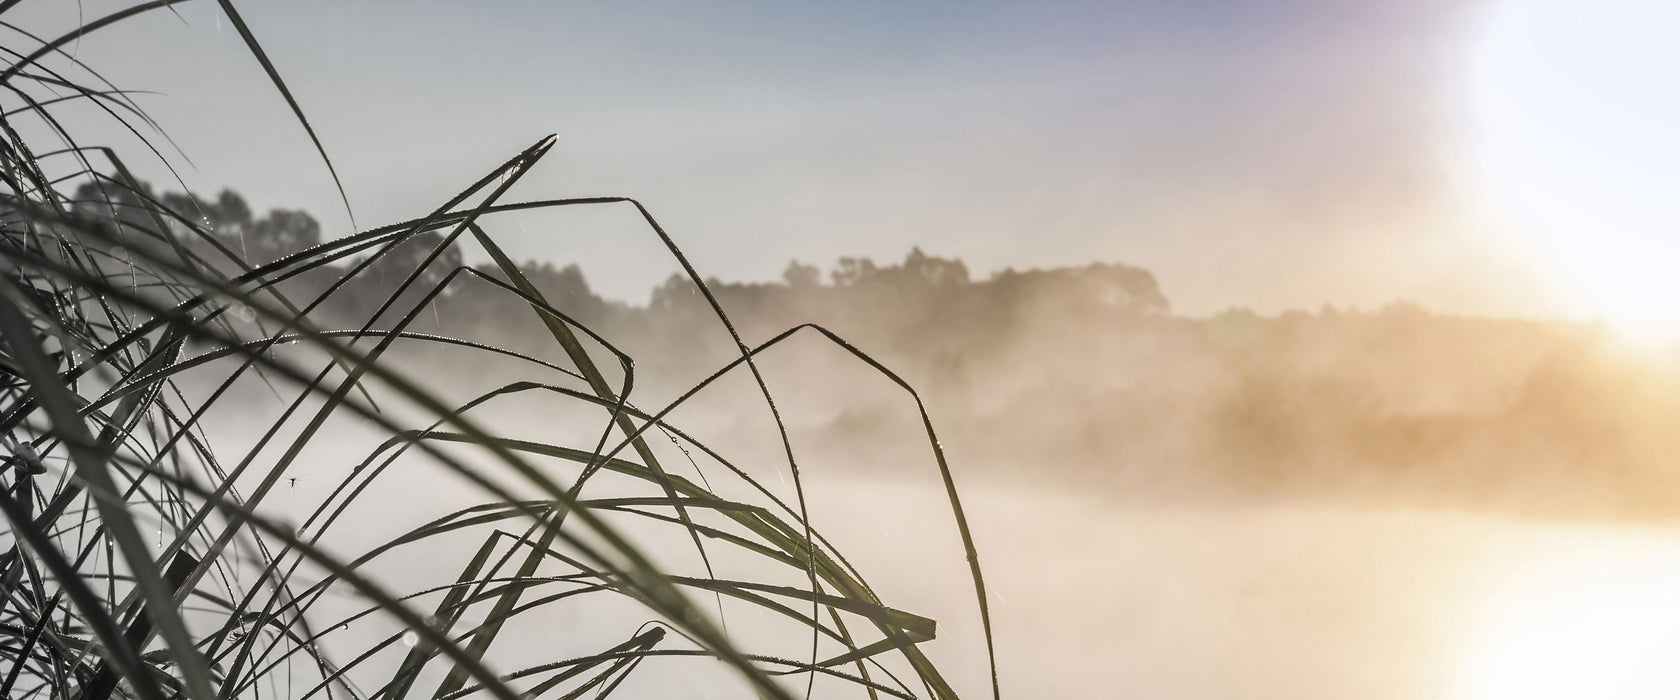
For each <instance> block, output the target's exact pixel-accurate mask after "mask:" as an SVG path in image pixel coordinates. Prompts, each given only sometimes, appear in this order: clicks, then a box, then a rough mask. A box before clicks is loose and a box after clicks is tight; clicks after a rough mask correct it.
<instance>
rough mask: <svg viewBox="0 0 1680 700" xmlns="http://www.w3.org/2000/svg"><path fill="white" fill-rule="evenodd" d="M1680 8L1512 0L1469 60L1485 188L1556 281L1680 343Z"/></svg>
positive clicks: (1642, 329)
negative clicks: (1679, 32)
mask: <svg viewBox="0 0 1680 700" xmlns="http://www.w3.org/2000/svg"><path fill="white" fill-rule="evenodd" d="M1677 27H1680V2H1673V1H1672V0H1503V1H1502V2H1500V3H1499V4H1497V6H1496V7H1495V8H1494V9H1493V10H1492V11H1491V12H1490V13H1489V14H1488V15H1487V16H1486V17H1485V18H1484V21H1483V24H1482V25H1481V28H1480V31H1479V39H1478V41H1477V42H1476V53H1475V55H1474V60H1473V64H1472V66H1471V81H1470V85H1471V91H1470V93H1471V94H1470V99H1471V104H1472V105H1473V122H1474V127H1473V129H1474V134H1475V139H1474V141H1475V143H1476V146H1475V151H1476V160H1477V166H1478V170H1479V176H1480V177H1479V186H1480V187H1481V188H1482V189H1483V190H1484V191H1485V194H1487V195H1488V196H1487V197H1486V200H1487V202H1488V204H1490V205H1491V206H1492V207H1493V208H1494V210H1495V212H1494V213H1495V214H1496V216H1498V217H1499V218H1500V220H1501V221H1503V222H1506V223H1507V224H1508V225H1510V226H1512V227H1513V228H1514V229H1515V230H1517V231H1520V232H1521V233H1520V240H1521V243H1522V244H1524V245H1525V246H1526V247H1529V248H1530V249H1531V250H1534V251H1535V252H1536V253H1537V254H1538V255H1539V257H1540V259H1542V260H1544V261H1545V262H1546V263H1547V264H1548V265H1549V266H1550V268H1551V269H1552V270H1553V271H1554V272H1555V274H1556V276H1557V277H1558V279H1557V282H1559V283H1560V285H1561V286H1562V287H1563V288H1564V289H1566V290H1568V291H1569V292H1570V293H1571V294H1573V295H1574V296H1575V297H1576V298H1577V299H1578V300H1579V302H1580V304H1581V305H1582V306H1584V307H1585V308H1586V309H1588V310H1590V312H1591V313H1593V314H1595V315H1598V316H1600V317H1602V318H1604V319H1605V320H1607V321H1610V322H1613V323H1616V324H1618V325H1620V326H1622V327H1623V328H1624V329H1625V330H1627V331H1628V332H1629V333H1630V334H1631V335H1634V336H1639V337H1642V338H1644V339H1646V340H1650V339H1652V338H1653V337H1664V338H1667V339H1669V340H1674V339H1680V81H1677V80H1676V79H1675V74H1674V70H1675V66H1680V41H1677V40H1676V38H1675V36H1674V32H1675V30H1676V28H1677Z"/></svg>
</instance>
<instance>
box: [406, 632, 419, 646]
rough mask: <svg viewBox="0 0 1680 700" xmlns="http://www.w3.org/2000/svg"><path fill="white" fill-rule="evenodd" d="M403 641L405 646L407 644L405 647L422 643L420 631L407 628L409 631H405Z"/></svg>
mask: <svg viewBox="0 0 1680 700" xmlns="http://www.w3.org/2000/svg"><path fill="white" fill-rule="evenodd" d="M402 643H403V646H405V647H412V646H414V645H416V644H419V643H420V633H419V632H416V631H414V630H407V631H405V632H403V635H402Z"/></svg>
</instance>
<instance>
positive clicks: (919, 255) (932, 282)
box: [902, 247, 968, 287]
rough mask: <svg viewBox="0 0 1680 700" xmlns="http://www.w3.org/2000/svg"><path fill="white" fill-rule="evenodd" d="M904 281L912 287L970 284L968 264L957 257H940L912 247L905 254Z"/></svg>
mask: <svg viewBox="0 0 1680 700" xmlns="http://www.w3.org/2000/svg"><path fill="white" fill-rule="evenodd" d="M902 270H903V273H902V278H903V281H904V282H905V283H906V284H907V285H908V286H911V287H949V286H953V285H961V284H968V266H967V265H964V264H963V261H961V260H958V259H956V258H950V259H946V258H939V257H934V256H932V255H928V254H926V253H923V252H922V249H921V248H920V247H916V248H911V249H910V254H909V255H907V256H905V258H904V265H903V268H902Z"/></svg>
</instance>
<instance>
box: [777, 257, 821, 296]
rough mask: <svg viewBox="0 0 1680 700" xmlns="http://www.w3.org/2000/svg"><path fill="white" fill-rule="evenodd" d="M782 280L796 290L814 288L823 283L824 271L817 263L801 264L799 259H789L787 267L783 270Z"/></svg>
mask: <svg viewBox="0 0 1680 700" xmlns="http://www.w3.org/2000/svg"><path fill="white" fill-rule="evenodd" d="M782 281H784V282H786V283H787V286H789V287H791V288H793V289H795V290H807V289H813V288H815V287H817V286H819V285H821V284H822V271H821V270H818V269H817V266H815V265H801V264H799V261H798V260H789V261H788V266H787V269H786V270H783V271H782Z"/></svg>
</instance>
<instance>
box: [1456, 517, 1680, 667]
mask: <svg viewBox="0 0 1680 700" xmlns="http://www.w3.org/2000/svg"><path fill="white" fill-rule="evenodd" d="M1582 544H1583V545H1585V546H1583V547H1580V548H1575V549H1573V551H1563V552H1553V554H1552V555H1551V556H1549V557H1547V558H1546V559H1545V561H1544V562H1542V563H1540V564H1539V565H1535V566H1528V567H1520V568H1521V569H1522V570H1521V571H1520V572H1507V574H1506V576H1503V577H1501V578H1502V582H1501V583H1500V584H1499V585H1497V586H1493V587H1491V588H1490V592H1489V596H1488V597H1489V600H1488V601H1486V603H1485V604H1484V605H1483V606H1482V608H1483V611H1484V613H1483V615H1482V616H1481V617H1480V618H1479V619H1476V620H1470V621H1467V622H1468V624H1467V625H1465V627H1464V629H1466V630H1467V631H1468V633H1469V635H1468V637H1469V639H1468V641H1469V644H1468V648H1467V649H1466V650H1465V654H1464V655H1463V657H1462V658H1461V660H1460V665H1459V668H1460V671H1459V673H1458V674H1457V679H1456V680H1457V683H1458V686H1457V688H1456V689H1455V690H1456V692H1454V693H1451V694H1450V697H1452V698H1455V700H1553V699H1557V700H1562V699H1564V698H1569V699H1570V700H1577V699H1579V698H1606V699H1607V700H1609V699H1614V700H1645V699H1646V698H1651V699H1655V698H1664V699H1672V698H1677V697H1680V664H1676V663H1674V658H1675V654H1676V653H1677V651H1680V551H1677V550H1676V548H1675V547H1674V546H1673V545H1672V543H1656V542H1648V541H1642V540H1640V539H1638V538H1635V539H1634V540H1633V541H1628V540H1621V539H1618V540H1617V541H1616V543H1615V545H1611V544H1609V543H1608V542H1606V541H1604V540H1602V539H1600V540H1597V541H1596V542H1593V543H1589V542H1582ZM1566 549H1567V548H1566Z"/></svg>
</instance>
